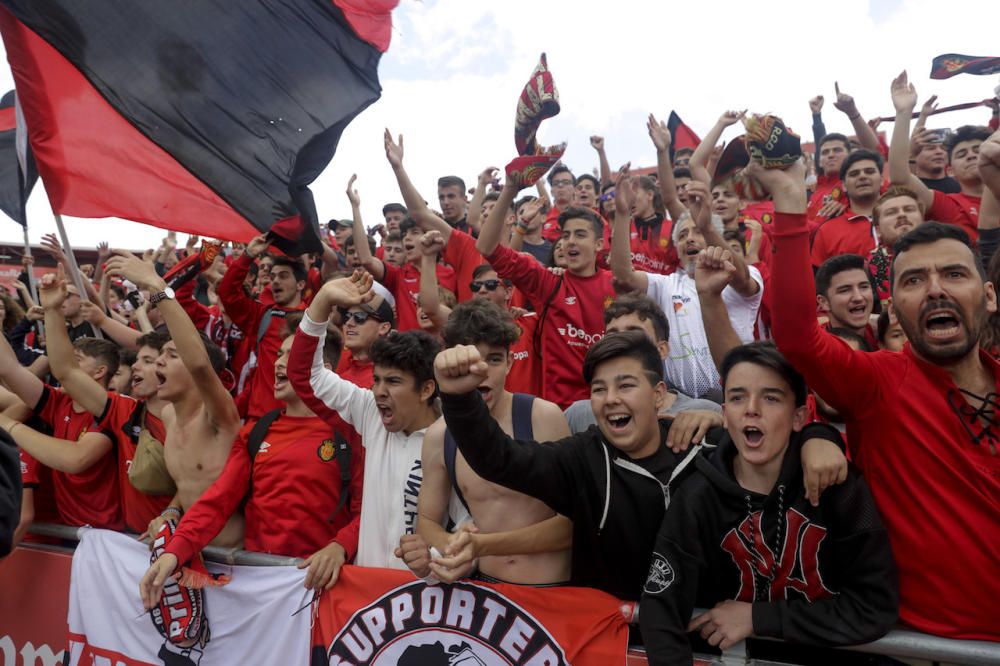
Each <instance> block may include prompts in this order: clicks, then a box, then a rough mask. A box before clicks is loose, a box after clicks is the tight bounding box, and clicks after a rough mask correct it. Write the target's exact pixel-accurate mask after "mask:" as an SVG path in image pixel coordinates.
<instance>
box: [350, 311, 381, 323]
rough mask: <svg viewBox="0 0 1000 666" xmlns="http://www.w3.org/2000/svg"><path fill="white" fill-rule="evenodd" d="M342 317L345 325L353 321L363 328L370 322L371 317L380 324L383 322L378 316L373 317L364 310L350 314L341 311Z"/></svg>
mask: <svg viewBox="0 0 1000 666" xmlns="http://www.w3.org/2000/svg"><path fill="white" fill-rule="evenodd" d="M340 316H341V317H343V318H344V323H345V324H346V323H347V322H349V321H350V320H352V319H353V320H354V323H355V324H357V325H358V326H361V325H362V324H364V323H365V322H366V321H368V318H369V317H371V318H372V319H374V320H375V321H379V322H380V321H382V320H381V319H379V318H378V317H377V316H375V315H373V314H372V313H370V312H365V311H364V310H358V311H356V312H348V311H347V310H341V311H340Z"/></svg>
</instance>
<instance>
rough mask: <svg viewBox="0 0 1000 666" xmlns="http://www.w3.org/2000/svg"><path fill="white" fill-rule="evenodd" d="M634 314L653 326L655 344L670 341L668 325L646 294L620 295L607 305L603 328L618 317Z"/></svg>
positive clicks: (658, 307) (659, 310)
mask: <svg viewBox="0 0 1000 666" xmlns="http://www.w3.org/2000/svg"><path fill="white" fill-rule="evenodd" d="M630 314H635V316H637V317H638V318H639V321H649V322H651V323H652V324H653V333H654V334H655V335H656V341H657V342H667V341H668V340H669V339H670V324H669V323H668V322H667V316H666V315H665V314H663V309H662V308H661V307H660V306H659V304H658V303H657V302H656V301H654V300H653V299H652V298H650V297H649V296H647V295H646V294H638V293H631V294H622V295H621V296H619V297H618V298H616V299H615V300H613V301H611V303H609V304H608V307H606V308H605V309H604V326H605V328H607V326H608V324H610V323H611V322H612V320H614V319H618V317H624V316H625V315H630Z"/></svg>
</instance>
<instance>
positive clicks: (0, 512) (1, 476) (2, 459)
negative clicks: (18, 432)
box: [0, 429, 21, 557]
mask: <svg viewBox="0 0 1000 666" xmlns="http://www.w3.org/2000/svg"><path fill="white" fill-rule="evenodd" d="M20 520H21V459H20V456H18V453H17V445H15V444H14V440H13V439H12V438H11V436H10V435H8V434H7V431H6V430H3V429H0V557H3V556H5V555H7V553H9V552H10V549H11V541H12V540H13V538H14V530H15V529H17V524H18V523H19V522H20Z"/></svg>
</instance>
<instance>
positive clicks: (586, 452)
mask: <svg viewBox="0 0 1000 666" xmlns="http://www.w3.org/2000/svg"><path fill="white" fill-rule="evenodd" d="M487 369H488V366H487V365H486V363H485V362H484V361H483V359H482V358H481V356H480V354H479V351H478V350H477V349H476V348H475V347H473V346H468V345H458V346H455V347H452V348H451V349H447V350H445V351H443V352H441V353H440V354H438V357H437V359H436V360H435V363H434V371H435V375H436V377H437V380H438V387H439V388H440V390H441V393H442V395H441V405H442V411H443V413H444V419H445V423H446V424H447V426H448V430H449V431H450V432H451V434H452V436H453V437H454V438H455V442H456V443H457V444H458V448H459V450H460V451H461V452H462V455H463V456H464V457H465V460H466V462H468V464H469V466H470V467H471V468H472V469H473V471H475V472H476V474H478V475H479V476H481V477H482V478H484V479H486V480H487V481H492V482H493V483H497V484H499V485H501V486H505V487H507V488H510V489H512V490H516V491H518V492H520V493H524V494H526V495H530V496H532V497H536V498H538V499H540V500H541V501H543V502H545V503H546V504H548V505H549V507H551V508H552V509H553V510H554V511H556V512H557V513H560V514H562V515H564V516H566V517H568V518H569V519H570V520H572V521H573V552H572V583H573V584H574V585H583V586H587V587H595V588H597V589H599V590H603V591H605V592H607V593H609V594H612V595H615V596H616V597H618V598H619V599H625V600H637V599H638V598H639V596H640V595H641V593H642V585H643V581H644V580H645V577H646V572H647V571H648V569H649V554H650V552H651V551H652V550H653V543H654V540H655V538H656V531H657V529H658V528H659V525H660V523H661V522H662V520H663V514H664V511H665V509H666V506H667V505H668V504H669V503H670V492H671V489H672V488H673V487H675V486H676V484H677V482H678V479H679V478H680V477H681V476H682V474H683V472H685V470H691V469H693V465H691V462H692V461H693V460H694V459H695V458H696V457H697V452H698V451H699V450H700V448H701V446H700V445H699V446H696V447H694V448H692V449H691V450H689V451H687V452H681V451H674V450H671V449H669V448H667V446H666V444H665V442H666V440H667V432H668V430H669V423H667V422H665V421H664V422H660V421H658V420H657V412H658V411H659V409H660V407H661V405H662V403H663V399H664V396H665V395H666V391H667V387H666V385H665V384H664V382H663V361H662V360H661V359H660V355H659V352H658V351H657V349H656V346H655V345H654V344H653V343H652V342H651V341H650V340H649V338H648V337H646V335H645V334H644V333H642V332H640V331H627V332H623V333H614V334H611V335H608V336H606V337H604V338H603V339H602V340H600V341H599V342H597V343H596V344H595V345H594V346H593V347H591V348H590V349H589V350H588V351H587V356H586V358H585V359H584V364H583V375H584V379H585V380H586V381H587V383H588V384H589V385H590V391H591V407H592V408H593V410H594V415H595V417H596V419H597V424H598V425H597V427H591V428H590V429H589V430H587V431H585V432H582V433H579V434H577V435H573V436H571V437H567V438H564V439H561V440H559V441H556V442H543V443H541V444H535V443H534V442H522V441H518V440H515V439H513V438H511V437H509V436H508V435H507V434H506V433H504V432H503V430H501V428H500V427H499V426H498V425H497V423H496V421H494V420H493V418H492V417H491V416H490V414H489V410H488V409H487V407H486V404H485V403H484V402H483V399H482V398H481V397H480V395H479V391H478V390H477V387H478V386H479V385H480V384H482V383H483V381H484V378H485V377H486V372H487ZM810 428H811V429H813V432H812V433H810V434H811V435H812V436H815V437H817V438H820V439H819V440H818V441H816V442H810V443H809V446H810V447H811V449H812V450H811V451H810V452H809V455H810V456H811V457H812V458H813V460H814V461H815V460H816V459H823V460H824V462H823V463H816V467H821V466H824V465H825V466H827V467H830V466H836V465H837V464H839V463H840V462H841V461H843V455H842V454H841V453H840V450H839V449H838V448H837V447H836V446H835V445H833V444H831V443H830V442H831V441H839V439H840V435H839V433H837V432H836V431H835V430H833V429H831V428H829V426H810ZM714 430H715V432H714V433H713V432H712V431H710V433H709V436H708V439H709V440H712V439H713V437H719V436H721V435H722V430H721V429H714ZM831 459H833V460H834V462H832V463H831V462H830V460H831ZM826 471H828V470H826Z"/></svg>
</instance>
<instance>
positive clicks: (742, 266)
mask: <svg viewBox="0 0 1000 666" xmlns="http://www.w3.org/2000/svg"><path fill="white" fill-rule="evenodd" d="M804 182H805V181H804V180H803V183H804ZM710 201H711V195H709V192H708V186H707V185H705V184H704V183H702V182H698V181H693V182H691V184H689V185H688V202H690V204H691V217H692V218H693V219H694V224H695V227H696V228H697V229H698V231H699V232H701V234H702V235H703V236H704V237H705V243H706V244H707V245H708V246H709V247H712V246H714V247H721V248H724V247H726V241H725V239H723V238H722V234H720V233H719V231H718V229H716V228H715V225H713V224H712V212H711V207H710V203H709V202H710ZM729 256H730V261H731V263H732V264H733V266H734V267H735V268H736V271H735V272H734V273H733V275H732V279H731V283H732V286H733V289H734V290H735V291H736V293H738V294H739V295H740V296H743V297H744V298H750V297H751V296H755V295H756V294H757V292H759V291H760V285H759V284H757V281H756V280H754V279H753V277H752V276H751V275H750V269H749V268H747V262H746V258H745V257H744V256H743V255H742V254H740V253H738V252H733V253H731V254H730V255H729Z"/></svg>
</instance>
